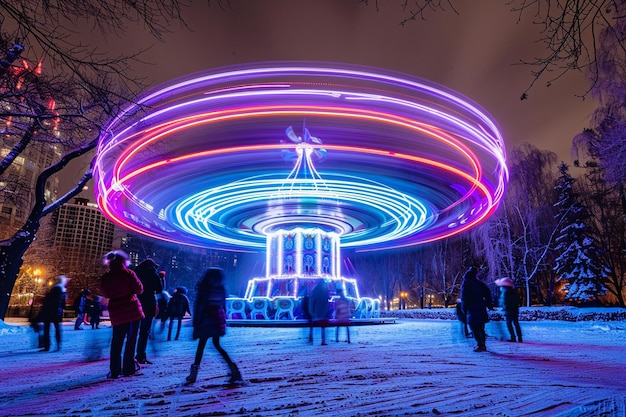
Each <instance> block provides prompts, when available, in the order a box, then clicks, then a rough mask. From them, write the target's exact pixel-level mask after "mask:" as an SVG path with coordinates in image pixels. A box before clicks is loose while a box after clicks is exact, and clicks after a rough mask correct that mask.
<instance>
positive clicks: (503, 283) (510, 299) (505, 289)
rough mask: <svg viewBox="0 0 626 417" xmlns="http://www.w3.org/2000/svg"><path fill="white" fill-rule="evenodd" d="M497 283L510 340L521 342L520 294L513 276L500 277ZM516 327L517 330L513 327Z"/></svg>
mask: <svg viewBox="0 0 626 417" xmlns="http://www.w3.org/2000/svg"><path fill="white" fill-rule="evenodd" d="M496 285H497V286H498V287H500V299H499V302H498V304H499V305H500V308H502V311H503V312H504V318H505V319H506V327H507V329H508V330H509V335H510V336H511V338H510V339H509V342H520V343H521V342H522V328H521V327H520V325H519V295H518V294H517V290H516V289H515V283H514V282H513V280H512V279H511V278H500V279H497V280H496ZM514 327H515V331H514V329H513V328H514ZM516 332H517V335H516Z"/></svg>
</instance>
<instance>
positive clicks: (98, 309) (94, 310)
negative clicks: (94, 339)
mask: <svg viewBox="0 0 626 417" xmlns="http://www.w3.org/2000/svg"><path fill="white" fill-rule="evenodd" d="M85 312H86V313H87V315H88V316H89V324H90V325H91V328H92V329H99V328H100V316H101V315H102V305H101V304H100V297H99V296H97V295H91V297H88V298H87V303H86V304H85Z"/></svg>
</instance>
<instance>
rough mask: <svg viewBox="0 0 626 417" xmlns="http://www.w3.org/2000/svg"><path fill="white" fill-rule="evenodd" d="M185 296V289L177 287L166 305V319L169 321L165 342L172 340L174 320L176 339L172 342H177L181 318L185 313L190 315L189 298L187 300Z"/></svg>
mask: <svg viewBox="0 0 626 417" xmlns="http://www.w3.org/2000/svg"><path fill="white" fill-rule="evenodd" d="M186 294H187V288H185V287H178V288H176V292H175V293H174V295H172V298H170V301H169V302H168V303H167V317H168V318H169V319H170V325H169V327H168V330H167V340H172V326H173V324H174V320H177V321H178V327H177V328H176V337H175V338H174V340H178V337H179V336H180V327H181V325H182V322H183V317H185V313H189V314H191V311H190V310H189V298H187V295H186Z"/></svg>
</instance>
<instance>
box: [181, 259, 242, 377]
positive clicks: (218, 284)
mask: <svg viewBox="0 0 626 417" xmlns="http://www.w3.org/2000/svg"><path fill="white" fill-rule="evenodd" d="M192 323H193V339H194V340H198V347H197V349H196V356H195V359H194V362H193V364H192V365H191V371H190V373H189V376H187V378H186V381H187V384H192V383H194V382H196V378H197V376H198V370H199V368H200V363H201V362H202V355H203V354H204V348H205V347H206V344H207V341H208V340H209V339H212V340H213V346H215V349H216V350H217V351H218V352H219V354H220V355H221V356H222V358H224V360H225V361H226V363H227V364H228V367H229V368H230V371H231V374H230V379H229V383H231V384H235V383H239V382H242V381H243V379H242V377H241V373H240V372H239V368H238V367H237V364H236V363H235V362H233V361H232V359H231V358H230V356H229V355H228V353H226V351H225V350H224V348H223V347H222V346H221V345H220V337H222V336H224V335H225V334H226V289H225V288H224V273H223V271H222V270H221V269H219V268H209V269H207V271H206V272H205V273H204V275H203V276H202V278H201V279H200V281H199V282H198V285H197V286H196V301H195V303H194V307H193V314H192Z"/></svg>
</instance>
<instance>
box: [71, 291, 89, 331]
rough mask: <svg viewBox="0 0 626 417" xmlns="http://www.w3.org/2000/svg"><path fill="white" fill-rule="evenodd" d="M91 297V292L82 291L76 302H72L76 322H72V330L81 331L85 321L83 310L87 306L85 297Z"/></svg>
mask: <svg viewBox="0 0 626 417" xmlns="http://www.w3.org/2000/svg"><path fill="white" fill-rule="evenodd" d="M88 295H91V291H89V290H82V291H81V292H80V294H79V295H78V297H76V300H74V310H75V311H76V321H75V322H74V330H82V329H83V327H82V325H83V322H84V321H85V309H86V306H87V296H88Z"/></svg>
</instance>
